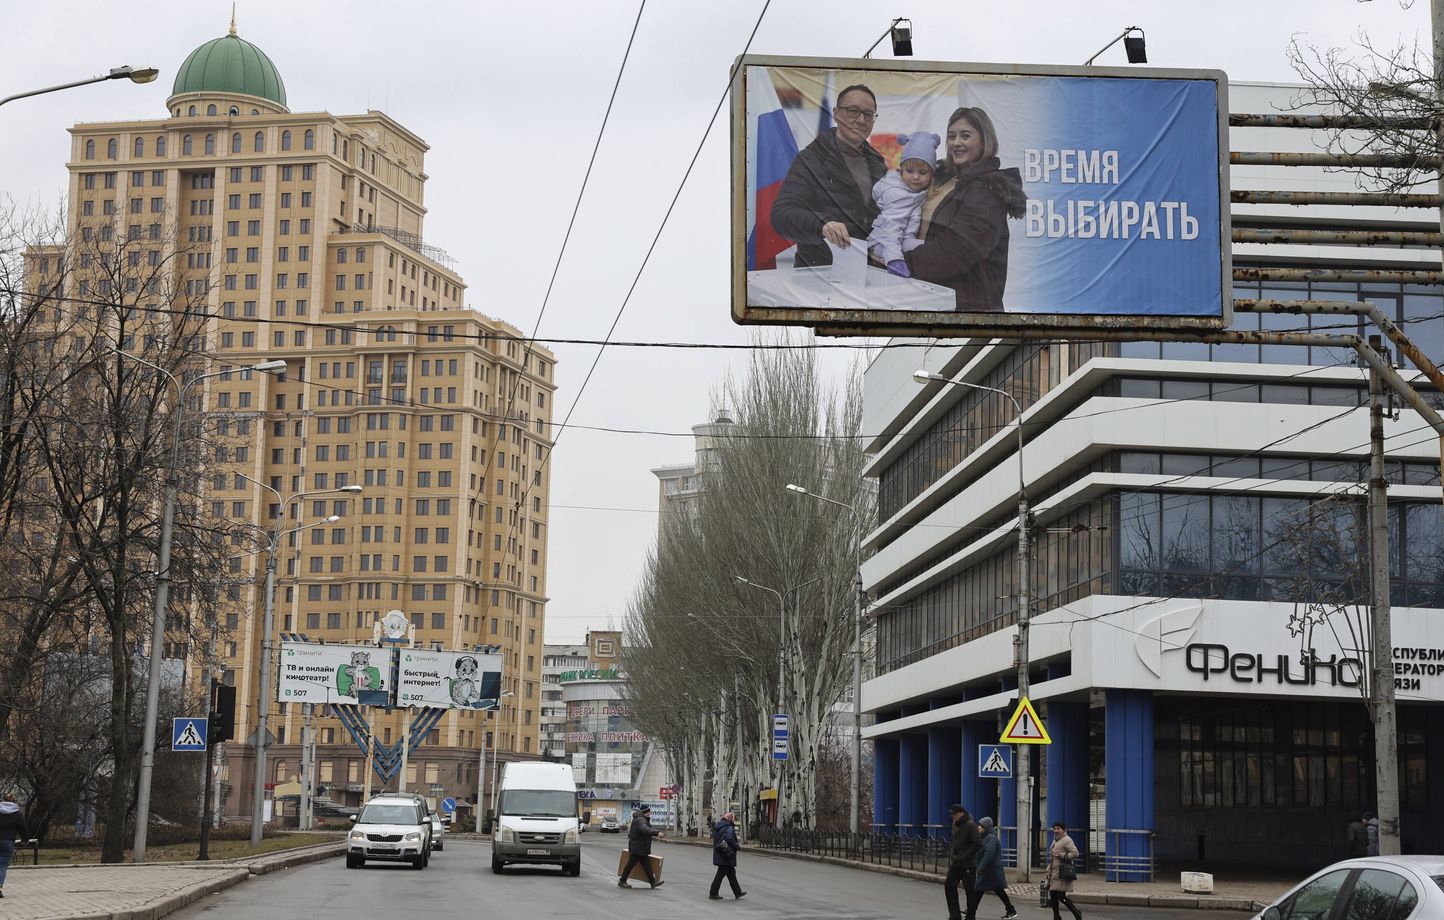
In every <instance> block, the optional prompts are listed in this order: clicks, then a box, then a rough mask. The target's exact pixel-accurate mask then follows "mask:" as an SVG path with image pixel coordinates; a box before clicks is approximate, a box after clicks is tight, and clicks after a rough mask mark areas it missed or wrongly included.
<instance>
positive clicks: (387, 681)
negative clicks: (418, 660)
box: [276, 639, 391, 706]
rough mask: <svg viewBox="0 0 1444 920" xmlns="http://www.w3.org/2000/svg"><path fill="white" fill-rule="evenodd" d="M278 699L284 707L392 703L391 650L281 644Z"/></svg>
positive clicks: (277, 683) (302, 643)
mask: <svg viewBox="0 0 1444 920" xmlns="http://www.w3.org/2000/svg"><path fill="white" fill-rule="evenodd" d="M276 699H277V700H279V701H280V702H282V703H364V704H367V705H377V706H385V705H388V704H389V703H390V701H391V649H381V648H375V647H373V646H357V645H315V644H311V643H307V642H290V641H287V640H285V639H282V640H281V666H280V669H279V673H278V675H277V681H276Z"/></svg>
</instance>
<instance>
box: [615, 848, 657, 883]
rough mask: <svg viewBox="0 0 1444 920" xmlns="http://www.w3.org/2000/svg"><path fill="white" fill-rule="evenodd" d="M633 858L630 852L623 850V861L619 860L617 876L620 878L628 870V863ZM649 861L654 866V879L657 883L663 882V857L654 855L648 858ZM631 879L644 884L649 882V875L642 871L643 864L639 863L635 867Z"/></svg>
mask: <svg viewBox="0 0 1444 920" xmlns="http://www.w3.org/2000/svg"><path fill="white" fill-rule="evenodd" d="M631 858H632V854H631V853H630V852H629V851H627V850H623V851H622V853H621V859H619V860H618V861H617V876H618V877H620V876H621V874H622V870H623V869H625V868H627V861H628V860H629V859H631ZM647 859H648V861H649V862H651V864H652V877H653V878H655V879H656V880H657V881H659V882H660V881H661V880H662V857H660V856H655V855H652V856H648V857H647ZM629 877H630V878H631V879H632V880H634V881H638V882H642V883H643V884H645V883H646V881H647V873H645V872H643V871H642V865H641V863H638V864H637V865H635V866H633V867H632V874H631V876H629Z"/></svg>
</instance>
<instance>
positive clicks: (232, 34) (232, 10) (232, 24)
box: [231, 3, 236, 38]
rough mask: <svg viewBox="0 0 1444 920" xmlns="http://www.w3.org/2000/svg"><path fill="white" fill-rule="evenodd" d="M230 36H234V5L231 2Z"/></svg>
mask: <svg viewBox="0 0 1444 920" xmlns="http://www.w3.org/2000/svg"><path fill="white" fill-rule="evenodd" d="M231 37H232V38H235V37H236V5H235V4H234V3H232V4H231Z"/></svg>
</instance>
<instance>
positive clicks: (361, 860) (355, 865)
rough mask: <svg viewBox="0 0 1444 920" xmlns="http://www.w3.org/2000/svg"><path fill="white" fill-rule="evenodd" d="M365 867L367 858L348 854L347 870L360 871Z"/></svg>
mask: <svg viewBox="0 0 1444 920" xmlns="http://www.w3.org/2000/svg"><path fill="white" fill-rule="evenodd" d="M364 865H366V859H365V857H356V856H352V855H351V854H350V853H347V854H346V868H347V869H359V868H361V867H362V866H364Z"/></svg>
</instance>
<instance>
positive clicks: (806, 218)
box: [772, 83, 887, 268]
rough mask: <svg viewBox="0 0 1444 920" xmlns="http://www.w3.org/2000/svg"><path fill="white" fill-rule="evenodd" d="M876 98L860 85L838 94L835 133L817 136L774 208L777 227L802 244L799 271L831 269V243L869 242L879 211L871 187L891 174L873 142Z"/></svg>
mask: <svg viewBox="0 0 1444 920" xmlns="http://www.w3.org/2000/svg"><path fill="white" fill-rule="evenodd" d="M877 114H878V113H877V96H875V95H874V94H873V92H872V90H870V89H868V88H867V87H866V86H864V85H862V84H861V83H855V84H853V85H852V86H848V87H846V88H844V89H843V91H842V92H840V93H838V96H837V105H836V106H834V107H833V110H832V117H833V120H834V122H835V123H836V127H834V128H833V129H832V130H830V131H824V132H822V133H820V134H818V136H817V138H816V139H815V140H813V142H812V143H810V144H808V145H807V147H805V148H804V149H803V150H802V152H801V153H799V154H798V155H797V159H795V160H793V161H792V166H791V167H790V168H789V169H788V170H787V177H786V178H785V179H783V180H782V187H781V189H779V191H778V193H777V200H776V202H774V204H773V205H772V226H773V228H774V229H775V230H776V231H777V232H778V233H780V234H781V235H782V236H784V237H786V238H787V239H790V240H792V241H793V242H794V243H796V244H797V256H796V259H795V260H794V262H793V264H794V265H796V266H797V267H799V268H801V267H805V266H809V265H831V264H832V252H831V250H829V249H828V248H827V244H828V243H832V244H833V245H834V246H838V247H842V248H846V247H848V246H849V245H851V240H852V239H865V238H866V237H867V235H868V233H869V232H871V229H872V223H873V219H874V218H876V217H877V214H878V208H877V205H876V203H874V201H873V197H872V188H873V186H874V185H876V184H877V182H878V180H879V179H881V178H882V177H883V176H884V175H886V174H887V163H886V162H885V161H884V160H883V158H882V154H880V153H878V152H877V151H876V150H874V149H873V147H872V145H871V144H869V143H868V137H869V136H870V135H871V134H872V128H873V124H874V123H875V122H876V121H877Z"/></svg>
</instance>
